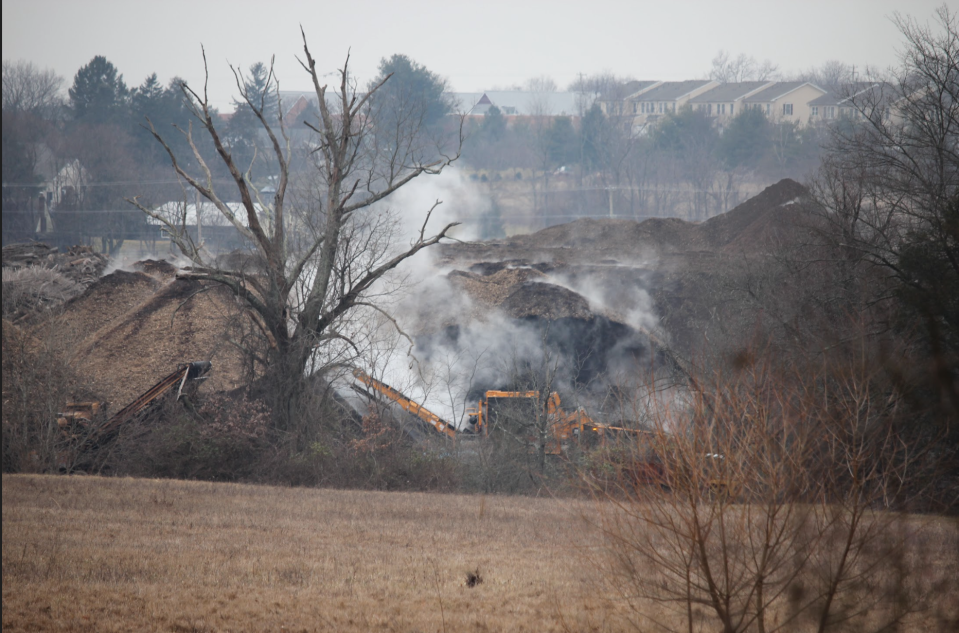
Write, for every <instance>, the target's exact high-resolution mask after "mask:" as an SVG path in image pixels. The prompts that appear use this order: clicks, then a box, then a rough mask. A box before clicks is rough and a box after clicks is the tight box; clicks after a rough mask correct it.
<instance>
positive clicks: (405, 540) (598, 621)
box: [3, 475, 625, 631]
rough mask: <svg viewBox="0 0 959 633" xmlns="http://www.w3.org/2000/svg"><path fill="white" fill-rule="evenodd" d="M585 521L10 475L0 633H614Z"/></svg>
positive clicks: (341, 494)
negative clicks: (590, 559)
mask: <svg viewBox="0 0 959 633" xmlns="http://www.w3.org/2000/svg"><path fill="white" fill-rule="evenodd" d="M586 508H588V506H586V505H582V504H580V503H577V502H566V501H558V500H553V499H530V498H517V497H513V498H507V497H489V496H487V497H480V496H460V495H438V494H432V495H429V494H411V493H378V492H351V491H334V490H310V489H282V488H272V487H256V486H245V485H233V484H219V483H217V484H214V483H195V482H181V481H169V480H160V481H156V480H134V479H103V478H96V477H56V476H25V475H16V476H8V475H4V477H3V630H4V631H40V630H43V631H132V630H138V631H280V630H287V631H373V630H382V631H463V630H471V631H501V630H509V631H562V630H576V631H589V630H597V631H598V630H620V629H621V628H622V625H623V624H625V622H623V621H622V620H621V619H619V617H618V615H617V613H616V610H617V609H616V605H614V604H613V603H611V602H610V601H609V600H607V599H606V598H604V597H603V595H602V591H601V590H600V589H599V587H600V586H601V582H600V581H599V580H598V579H597V578H596V577H595V576H594V572H593V571H592V569H593V566H592V565H589V564H586V562H585V560H586V558H585V557H584V553H588V552H585V551H584V546H585V547H592V546H599V545H601V543H600V542H599V541H598V538H597V537H596V534H595V532H593V531H592V529H591V528H589V527H588V525H587V523H586V521H584V520H583V519H582V518H581V517H582V516H583V510H584V509H586ZM590 534H592V536H590ZM469 574H479V575H480V576H481V578H482V582H481V583H475V582H474V583H473V584H474V586H473V587H469V586H468V575H469Z"/></svg>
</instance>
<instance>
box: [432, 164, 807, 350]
mask: <svg viewBox="0 0 959 633" xmlns="http://www.w3.org/2000/svg"><path fill="white" fill-rule="evenodd" d="M805 193H806V190H805V188H804V187H803V186H802V185H800V184H799V183H796V182H794V181H792V180H788V179H786V180H782V181H780V182H779V183H777V184H775V185H772V186H771V187H767V188H766V189H765V190H764V191H763V192H762V193H760V194H759V195H758V196H755V197H754V198H751V199H750V200H747V201H746V202H744V203H743V204H741V205H739V206H738V207H736V208H735V209H732V210H731V211H729V212H728V213H725V214H722V215H719V216H716V217H714V218H711V219H709V220H707V221H705V222H701V223H693V222H686V221H684V220H679V219H676V218H653V219H648V220H645V221H642V222H636V221H632V220H619V219H613V220H608V219H581V220H576V221H574V222H570V223H567V224H562V225H557V226H552V227H549V228H546V229H543V230H541V231H538V232H536V233H533V234H529V235H521V236H515V237H512V238H508V239H504V240H499V241H495V242H485V243H471V244H470V243H466V244H452V245H445V246H443V247H442V248H441V249H440V251H439V261H440V263H441V264H442V265H444V266H448V267H450V268H453V269H455V270H454V272H452V273H450V274H449V275H448V277H449V279H450V280H451V281H452V282H454V283H455V284H456V285H458V286H459V287H461V288H462V289H463V290H464V291H465V292H466V293H467V294H468V295H469V296H470V298H471V299H472V300H473V302H474V304H475V305H477V306H478V307H482V308H485V309H487V310H488V309H490V308H496V307H498V308H501V309H504V310H505V311H506V312H507V313H508V314H510V315H512V316H514V317H516V318H525V317H530V316H535V317H541V318H545V319H557V318H563V317H574V318H578V319H589V318H592V317H595V316H600V315H601V316H605V317H607V318H609V319H611V320H613V321H616V322H620V323H625V322H626V321H625V320H624V319H623V317H622V316H620V315H622V314H626V313H629V312H632V311H633V310H634V309H637V308H642V309H644V310H646V311H647V312H648V313H650V314H654V315H655V318H656V319H657V320H659V321H660V323H661V325H662V326H663V327H664V328H665V330H666V333H667V335H668V336H669V337H670V339H671V341H672V343H673V344H676V343H678V344H679V346H680V347H681V348H683V347H684V348H688V347H691V346H694V345H695V344H696V342H697V341H699V340H701V337H702V333H703V331H704V328H705V325H704V324H705V323H706V321H708V319H709V318H711V317H710V315H711V314H712V312H711V311H712V309H713V308H714V306H715V305H716V303H717V302H721V301H722V295H723V288H726V287H728V286H729V284H730V283H732V281H733V277H735V276H736V275H737V274H741V270H742V269H743V261H744V260H745V259H757V261H758V260H762V258H763V257H767V256H768V255H769V253H771V252H772V251H773V250H774V249H775V248H776V245H777V243H778V242H780V241H781V240H783V239H786V238H788V237H789V236H790V235H794V234H796V233H797V232H798V231H801V230H803V229H804V227H808V226H809V224H810V215H809V213H808V211H807V210H806V207H805V205H804V204H803V198H804V196H805ZM558 279H563V280H566V281H567V282H568V281H569V280H575V281H576V284H574V285H576V287H580V288H584V292H587V290H588V291H590V293H591V291H592V290H593V289H594V288H601V289H602V290H603V291H604V294H605V295H606V296H607V301H606V304H607V305H606V306H596V305H590V303H589V302H588V301H587V300H586V299H585V298H584V297H582V296H580V295H578V294H576V293H575V292H572V291H570V290H567V289H566V287H568V286H569V284H568V283H565V282H559V281H558ZM583 280H586V282H585V283H584V282H583ZM537 282H539V283H537ZM551 282H555V283H553V285H550V284H551ZM640 291H641V292H645V293H647V294H646V296H647V297H648V299H647V302H648V301H650V300H651V301H652V303H653V304H654V305H647V306H637V305H630V302H632V301H634V299H635V297H636V296H637V295H638V294H640Z"/></svg>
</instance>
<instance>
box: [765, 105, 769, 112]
mask: <svg viewBox="0 0 959 633" xmlns="http://www.w3.org/2000/svg"><path fill="white" fill-rule="evenodd" d="M766 114H769V104H768V103H767V104H766Z"/></svg>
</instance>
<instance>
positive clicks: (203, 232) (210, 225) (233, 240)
mask: <svg viewBox="0 0 959 633" xmlns="http://www.w3.org/2000/svg"><path fill="white" fill-rule="evenodd" d="M226 206H227V207H228V208H229V209H230V211H231V212H232V213H233V215H234V216H236V218H237V219H238V220H239V221H240V223H241V224H242V225H243V226H248V223H247V217H246V208H245V207H244V206H243V204H241V203H239V202H227V203H226ZM254 206H255V208H256V213H257V216H258V219H259V221H260V223H261V224H262V225H263V228H264V230H267V231H269V230H270V228H269V227H270V217H269V214H268V213H267V212H266V210H265V209H263V208H262V207H261V206H260V205H259V204H256V203H254ZM154 213H156V214H157V215H159V216H161V217H162V218H164V219H165V220H167V221H168V222H170V223H171V224H173V225H174V226H176V227H180V228H181V229H185V230H186V231H187V233H189V235H190V236H191V238H192V239H194V240H195V241H197V242H204V243H205V244H207V247H208V249H210V250H213V251H230V250H235V249H238V248H244V247H246V246H249V245H248V244H246V243H245V240H244V238H243V235H242V234H241V233H240V232H239V231H237V230H236V228H235V227H234V226H233V224H232V223H231V222H230V221H229V219H227V218H226V216H224V215H223V214H222V213H220V211H219V209H217V208H216V206H214V204H213V203H212V202H209V201H203V202H201V203H200V204H199V205H197V204H195V203H192V202H191V203H184V202H183V201H179V202H167V203H165V204H162V205H160V206H159V207H157V208H156V209H155V210H154ZM147 222H148V223H149V224H151V225H154V226H157V227H162V226H163V223H162V222H161V221H160V220H158V219H156V218H153V217H150V218H147Z"/></svg>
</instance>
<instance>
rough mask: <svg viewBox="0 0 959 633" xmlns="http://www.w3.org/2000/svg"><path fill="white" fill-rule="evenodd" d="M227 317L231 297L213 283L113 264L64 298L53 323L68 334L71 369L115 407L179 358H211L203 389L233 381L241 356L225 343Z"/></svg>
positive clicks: (170, 368) (229, 386)
mask: <svg viewBox="0 0 959 633" xmlns="http://www.w3.org/2000/svg"><path fill="white" fill-rule="evenodd" d="M235 316H236V307H235V302H234V300H233V297H232V296H231V295H230V294H229V292H227V291H225V290H224V289H223V288H221V287H211V286H205V285H203V284H201V283H200V282H197V281H188V280H182V279H174V280H170V281H168V282H166V283H162V282H160V281H158V280H157V279H155V278H153V277H151V276H149V275H147V274H145V273H142V272H132V273H131V272H125V271H122V270H118V271H115V272H113V273H111V274H110V275H107V276H105V277H103V278H101V279H100V280H99V281H98V282H97V283H95V284H93V285H92V286H90V288H88V289H87V291H86V292H85V293H84V294H83V295H81V296H79V297H77V298H76V299H74V300H72V301H70V302H68V303H67V304H66V305H65V306H64V310H63V314H62V315H61V316H60V317H58V322H59V324H60V327H61V329H62V330H63V331H64V332H65V333H66V332H72V333H73V335H72V336H66V335H65V336H64V339H65V343H64V344H67V343H66V341H69V344H70V348H71V350H70V351H72V352H73V353H74V355H75V357H76V366H77V369H78V370H79V371H80V372H82V373H83V374H85V375H86V376H87V377H88V378H89V379H90V381H91V382H92V383H93V384H94V385H95V386H96V388H97V390H98V392H99V393H100V395H101V396H102V397H103V398H104V399H106V400H108V401H110V402H112V403H113V405H112V407H111V410H112V411H116V410H118V409H119V408H120V407H122V406H124V405H125V404H127V403H128V402H130V401H131V400H133V399H134V398H135V397H136V396H138V395H139V394H140V393H142V392H143V391H145V390H146V389H148V388H149V387H151V386H152V385H153V384H154V383H156V381H157V380H159V379H160V378H162V377H163V376H165V375H166V374H168V373H170V372H171V371H173V370H174V369H175V368H176V366H177V364H179V363H184V362H190V361H197V360H211V361H213V373H212V374H211V377H210V379H209V380H208V383H207V386H206V387H205V389H207V390H221V389H232V388H235V387H236V386H238V385H239V384H240V382H241V380H242V362H241V357H240V354H239V352H238V351H237V350H236V348H235V347H234V346H232V345H231V344H230V342H229V337H230V335H231V327H230V323H231V320H232V319H233V318H234V317H235Z"/></svg>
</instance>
